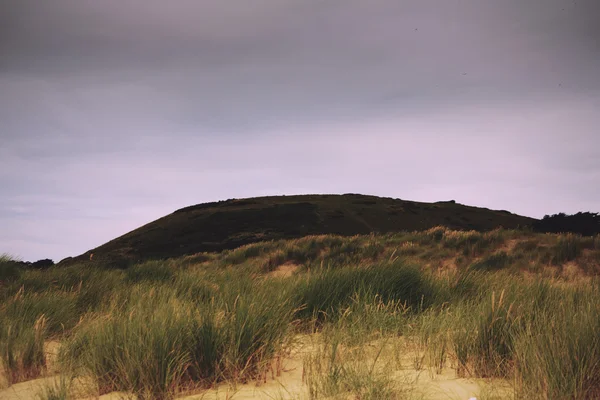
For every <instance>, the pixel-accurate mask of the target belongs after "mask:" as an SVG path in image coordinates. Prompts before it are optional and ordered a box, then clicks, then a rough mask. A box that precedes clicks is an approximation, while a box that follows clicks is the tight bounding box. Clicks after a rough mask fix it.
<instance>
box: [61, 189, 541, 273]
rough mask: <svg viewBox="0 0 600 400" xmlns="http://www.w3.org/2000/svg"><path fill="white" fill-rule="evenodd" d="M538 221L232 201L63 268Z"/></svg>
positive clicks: (326, 203) (343, 199) (480, 211)
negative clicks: (322, 238) (324, 237)
mask: <svg viewBox="0 0 600 400" xmlns="http://www.w3.org/2000/svg"><path fill="white" fill-rule="evenodd" d="M534 221H535V220H534V219H532V218H528V217H522V216H519V215H515V214H511V213H509V212H507V211H492V210H489V209H486V208H477V207H469V206H464V205H461V204H457V203H456V202H454V201H446V202H438V203H419V202H413V201H404V200H400V199H392V198H383V197H375V196H364V195H357V194H346V195H303V196H275V197H260V198H251V199H233V200H227V201H220V202H214V203H206V204H199V205H195V206H191V207H186V208H183V209H180V210H178V211H175V212H174V213H172V214H170V215H167V216H165V217H163V218H160V219H158V220H156V221H154V222H151V223H149V224H146V225H144V226H142V227H140V228H138V229H136V230H134V231H132V232H129V233H127V234H125V235H123V236H121V237H118V238H116V239H114V240H111V241H110V242H108V243H106V244H103V245H101V246H99V247H97V248H95V249H92V250H89V251H88V252H86V253H85V254H83V255H81V256H79V257H76V258H71V259H66V260H63V261H62V262H61V264H62V265H67V264H69V263H73V262H78V261H84V260H89V259H90V257H92V259H96V260H100V259H102V260H104V261H105V262H106V261H111V262H112V263H113V265H114V266H125V265H128V264H130V263H132V262H139V261H142V260H148V259H165V258H169V257H179V256H183V255H189V254H195V253H198V252H215V251H222V250H228V249H234V248H237V247H240V246H242V245H246V244H249V243H255V242H260V241H269V240H280V239H294V238H300V237H304V236H307V235H321V234H335V235H342V236H353V235H364V234H369V233H381V234H382V233H392V232H400V231H423V230H426V229H429V228H432V227H434V226H438V225H443V226H445V227H447V228H449V229H455V230H476V231H480V232H484V231H489V230H492V229H496V228H498V227H504V228H506V229H515V228H517V227H525V226H529V225H531V223H533V222H534Z"/></svg>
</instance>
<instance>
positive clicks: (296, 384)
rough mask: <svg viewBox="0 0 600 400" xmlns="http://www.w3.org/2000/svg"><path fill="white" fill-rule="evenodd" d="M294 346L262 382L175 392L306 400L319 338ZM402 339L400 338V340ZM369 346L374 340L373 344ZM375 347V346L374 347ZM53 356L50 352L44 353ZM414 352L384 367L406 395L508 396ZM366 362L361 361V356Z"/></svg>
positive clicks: (20, 396) (443, 398)
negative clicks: (418, 362)
mask: <svg viewBox="0 0 600 400" xmlns="http://www.w3.org/2000/svg"><path fill="white" fill-rule="evenodd" d="M296 339H297V340H296V343H297V345H296V346H295V347H294V348H293V349H292V351H291V352H290V354H289V356H288V357H286V359H285V360H283V362H282V365H281V368H280V373H279V375H278V376H277V372H276V368H275V369H273V370H272V371H271V370H270V371H269V372H268V373H267V376H266V383H265V382H259V383H257V382H250V383H247V384H238V385H233V384H231V383H223V384H220V385H218V386H217V387H216V388H213V389H208V390H203V391H198V392H196V393H194V394H189V395H185V396H178V398H180V399H186V400H201V399H202V400H235V399H239V400H249V399H276V400H308V399H309V394H308V387H307V385H306V384H305V382H304V368H303V362H304V359H305V357H306V356H307V355H308V354H311V353H312V352H314V351H315V349H316V348H317V347H316V346H318V343H319V341H320V337H319V335H318V334H317V335H303V336H298V337H297V338H296ZM401 340H402V339H401ZM373 345H375V343H373ZM375 347H376V346H375ZM48 348H49V349H51V350H56V349H58V343H56V342H54V343H52V342H51V343H49V344H48ZM50 354H51V357H52V354H53V355H54V357H55V354H56V351H53V352H50ZM414 358H415V353H414V352H411V351H410V350H408V349H405V350H403V351H402V355H401V360H400V362H399V365H398V368H394V369H397V370H396V371H393V372H392V371H390V372H391V373H390V376H391V377H393V379H394V381H396V382H398V384H399V385H400V386H401V387H407V388H408V389H409V392H408V393H407V394H408V396H409V397H408V398H411V399H412V398H414V399H421V400H427V399H430V400H454V399H456V400H468V399H469V398H472V397H476V398H479V396H481V394H482V393H483V392H485V393H488V394H489V393H493V394H494V395H495V397H494V398H512V397H513V396H512V393H511V389H510V385H509V384H508V383H507V382H504V381H502V380H483V379H469V378H458V377H457V376H456V371H455V370H454V369H453V368H450V367H446V368H444V369H443V370H442V371H441V373H440V374H436V373H433V372H432V370H430V369H427V368H425V369H420V370H416V369H415V368H414V366H413V365H414ZM365 362H367V360H365ZM59 382H60V378H59V377H58V376H57V375H54V376H48V377H43V378H40V379H35V380H31V381H27V382H21V383H18V384H14V385H12V386H11V387H10V388H8V389H4V390H0V399H1V400H25V399H35V398H37V395H38V394H39V393H42V392H43V391H44V389H45V388H47V387H50V386H52V385H58V384H59ZM92 387H93V384H92V383H91V381H89V380H83V379H78V380H76V381H75V382H73V385H72V394H73V395H74V396H75V398H77V399H89V400H92V399H103V400H117V399H133V398H135V397H132V396H131V395H128V394H126V393H109V394H105V395H103V396H100V397H98V396H97V395H93V394H92V393H93V390H92V389H91V388H92Z"/></svg>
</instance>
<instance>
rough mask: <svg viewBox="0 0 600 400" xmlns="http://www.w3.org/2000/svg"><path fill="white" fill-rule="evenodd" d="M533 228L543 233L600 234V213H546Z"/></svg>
mask: <svg viewBox="0 0 600 400" xmlns="http://www.w3.org/2000/svg"><path fill="white" fill-rule="evenodd" d="M532 228H533V230H534V231H536V232H541V233H575V234H579V235H582V236H594V235H598V234H600V215H599V214H598V213H592V212H578V213H577V214H572V215H567V214H565V213H558V214H553V215H545V216H544V218H542V219H541V220H539V221H536V222H534V223H533V226H532Z"/></svg>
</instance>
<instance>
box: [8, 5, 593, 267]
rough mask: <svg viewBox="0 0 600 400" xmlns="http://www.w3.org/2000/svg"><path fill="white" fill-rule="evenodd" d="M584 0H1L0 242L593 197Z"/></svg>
mask: <svg viewBox="0 0 600 400" xmlns="http://www.w3.org/2000/svg"><path fill="white" fill-rule="evenodd" d="M599 127H600V2H599V1H598V0H576V1H573V0H487V1H486V0H410V1H409V0H229V1H224V0H194V1H192V0H171V1H168V2H167V1H164V0H102V1H96V0H52V1H47V0H37V1H34V0H3V1H1V2H0V135H1V137H0V253H3V252H6V253H9V254H11V255H13V256H16V257H19V258H21V259H24V260H29V261H35V260H37V259H41V258H52V259H54V260H55V261H59V260H60V259H62V258H64V257H67V256H74V255H78V254H81V253H83V252H84V251H86V250H89V249H91V248H94V247H97V246H99V245H101V244H103V243H105V242H107V241H108V240H110V239H113V238H115V237H117V236H120V235H122V234H124V233H126V232H128V231H131V230H133V229H135V228H137V227H139V226H141V225H143V224H145V223H148V222H150V221H153V220H155V219H157V218H159V217H162V216H164V215H166V214H169V213H171V212H173V211H174V210H176V209H178V208H182V207H185V206H189V205H192V204H198V203H203V202H207V201H216V200H224V199H228V198H245V197H253V196H263V195H279V194H287V195H290V194H306V193H340V194H342V193H362V194H372V195H380V196H385V197H394V198H401V199H405V200H414V201H426V202H434V201H441V200H450V199H453V200H456V201H457V202H459V203H463V204H468V205H474V206H481V207H488V208H492V209H506V210H509V211H511V212H514V213H517V214H522V215H527V216H532V217H538V218H539V217H542V216H543V215H545V214H553V213H557V212H567V213H574V212H577V211H594V212H598V211H600V128H599Z"/></svg>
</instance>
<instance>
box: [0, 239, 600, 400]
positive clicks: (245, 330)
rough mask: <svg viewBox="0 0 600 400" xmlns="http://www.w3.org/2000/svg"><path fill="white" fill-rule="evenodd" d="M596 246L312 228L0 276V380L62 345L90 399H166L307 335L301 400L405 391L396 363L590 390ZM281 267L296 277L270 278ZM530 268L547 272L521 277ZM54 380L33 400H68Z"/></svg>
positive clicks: (542, 391) (32, 369)
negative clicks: (208, 248) (90, 385)
mask: <svg viewBox="0 0 600 400" xmlns="http://www.w3.org/2000/svg"><path fill="white" fill-rule="evenodd" d="M597 240H598V239H597V238H581V237H578V236H574V235H554V234H552V235H540V234H532V233H527V234H525V233H522V232H519V231H492V232H488V233H477V232H452V231H449V230H447V229H446V228H434V229H431V230H429V231H427V232H413V233H393V234H386V235H367V236H357V237H350V238H344V237H341V236H327V235H320V236H307V237H304V238H301V239H294V240H289V241H272V242H264V243H256V244H250V245H246V246H244V247H241V248H239V249H237V250H233V251H228V252H223V253H201V254H199V255H198V256H190V257H185V258H182V259H171V260H166V261H148V262H144V263H142V264H138V265H135V266H132V267H131V268H129V269H126V270H119V269H110V268H109V269H107V268H105V267H103V266H96V265H95V264H93V263H89V262H87V263H84V264H81V265H72V266H68V267H61V266H55V267H51V268H49V269H47V270H44V271H38V270H27V269H23V270H19V271H18V273H17V274H13V275H11V277H10V279H8V280H5V281H3V283H2V285H1V286H0V299H2V302H1V303H0V349H1V351H2V352H1V354H0V358H1V361H2V365H3V368H4V369H5V370H6V372H5V373H6V374H7V376H8V377H9V381H10V383H15V382H19V381H22V380H28V379H32V378H35V377H39V376H40V375H43V374H44V372H45V371H46V366H47V360H46V355H45V354H44V342H46V341H48V340H60V341H61V342H62V344H63V346H62V348H61V354H60V357H59V363H58V366H59V368H60V370H61V373H62V374H63V375H64V376H69V377H87V378H91V379H92V380H93V381H94V382H95V385H96V388H97V393H98V394H103V393H108V392H112V391H122V392H125V393H129V394H135V395H136V396H137V397H138V398H140V399H150V398H153V399H155V398H156V399H170V398H173V397H175V396H177V395H179V394H183V393H187V392H190V391H194V390H200V389H203V388H207V387H211V386H214V385H215V384H217V383H219V382H228V383H231V384H232V385H233V386H236V385H237V384H241V383H249V382H252V381H257V382H258V381H263V380H264V379H265V375H266V371H268V370H269V369H270V368H271V366H272V364H273V363H276V362H277V360H278V359H281V358H282V357H285V356H286V354H288V352H289V351H290V349H291V347H292V345H293V343H294V342H295V340H296V338H297V337H298V336H304V335H306V334H307V333H308V334H313V333H314V334H315V335H312V337H313V338H315V339H314V340H315V343H314V348H313V350H314V351H313V352H311V353H310V354H308V355H307V356H306V358H305V359H304V368H305V383H306V385H307V388H308V390H309V394H310V396H312V398H322V397H323V396H331V397H332V398H347V397H348V396H353V397H354V398H361V399H368V398H373V399H375V398H392V399H393V398H407V397H410V396H413V394H414V395H415V396H417V394H415V393H413V392H412V391H413V389H414V388H412V384H411V382H404V381H403V380H402V379H399V378H398V376H397V375H394V371H397V370H398V369H399V368H401V367H402V368H404V367H407V365H406V364H403V365H401V360H406V359H407V357H408V358H410V360H411V362H410V365H408V366H409V367H416V368H417V369H419V370H427V371H429V373H431V374H432V375H435V374H437V373H439V372H441V371H443V370H444V369H445V368H448V367H452V368H455V369H456V371H457V374H458V375H459V376H461V377H476V378H486V379H505V380H506V381H508V382H511V383H512V385H513V389H512V390H513V391H514V393H515V396H522V397H527V398H539V397H542V398H557V399H563V398H574V399H593V398H597V397H598V395H599V393H600V392H599V390H600V339H598V337H599V336H598V332H600V317H598V316H599V315H600V295H599V294H598V293H599V292H598V289H600V284H598V279H599V278H598V277H595V276H594V274H595V273H597V272H596V271H599V268H598V266H597V264H595V263H596V262H597V261H596V260H595V259H594V256H595V254H596V253H595V252H597V251H598V250H597V249H596V247H595V246H596V241H597ZM408 243H409V244H408ZM406 249H410V251H406ZM559 259H560V260H562V261H561V262H559V261H557V260H559ZM459 260H460V261H459ZM450 261H453V263H450V264H452V265H453V266H452V267H448V265H449V264H448V263H449V262H450ZM544 261H545V263H544ZM8 262H10V259H8ZM285 263H294V264H296V265H298V266H299V268H298V270H297V272H296V273H295V274H294V275H292V276H291V277H287V278H278V279H271V278H270V276H271V275H270V273H271V272H272V271H274V270H276V269H277V268H278V267H279V266H280V265H282V264H285ZM557 263H558V265H555V264H557ZM567 263H568V264H569V265H571V264H573V265H577V266H581V267H580V272H578V273H579V275H577V276H576V278H577V279H574V278H572V277H569V276H566V275H561V274H562V273H563V272H564V271H563V267H564V266H565V265H566V264H567ZM529 264H531V265H538V266H540V267H539V268H545V269H552V271H554V272H553V273H552V274H548V276H545V275H542V274H541V273H540V274H537V275H536V274H535V273H533V275H528V274H525V273H524V272H523V271H520V268H522V267H521V265H529ZM527 270H528V271H530V269H529V268H528V269H527ZM531 270H533V268H532V269H531ZM529 274H532V273H531V272H529ZM403 362H405V361H402V363H403ZM63 389H64V388H63V387H62V386H60V385H59V386H57V387H55V388H52V389H51V390H50V389H49V391H48V392H47V393H46V394H44V396H46V397H45V398H66V396H68V390H67V391H63ZM65 390H66V389H65ZM417 397H418V396H417Z"/></svg>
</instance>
